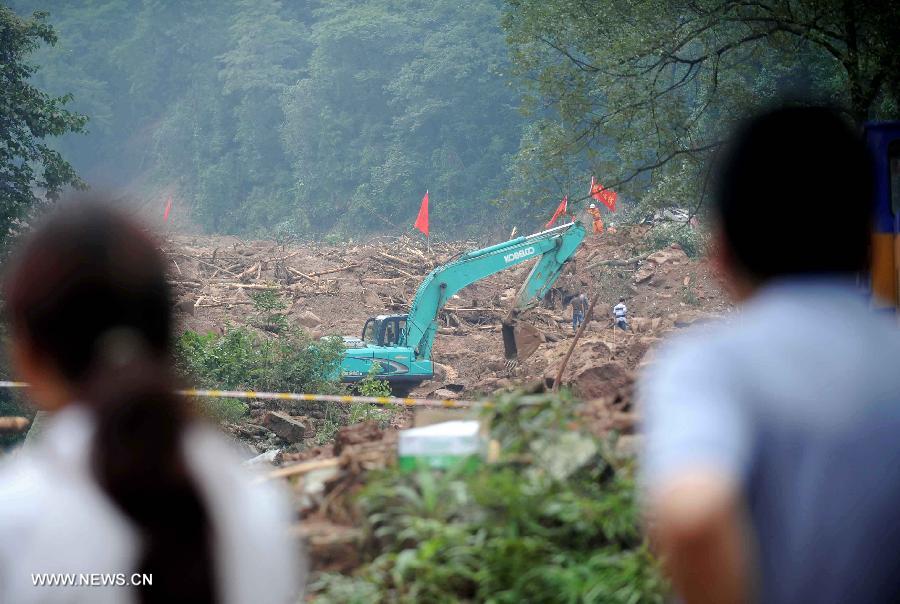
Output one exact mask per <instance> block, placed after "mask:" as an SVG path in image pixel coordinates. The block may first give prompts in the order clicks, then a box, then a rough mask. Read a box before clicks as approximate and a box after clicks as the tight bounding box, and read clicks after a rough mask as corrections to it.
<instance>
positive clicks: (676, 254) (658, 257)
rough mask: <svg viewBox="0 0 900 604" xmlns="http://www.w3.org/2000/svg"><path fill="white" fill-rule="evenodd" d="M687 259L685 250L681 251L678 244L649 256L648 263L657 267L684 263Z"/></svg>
mask: <svg viewBox="0 0 900 604" xmlns="http://www.w3.org/2000/svg"><path fill="white" fill-rule="evenodd" d="M687 259H688V257H687V254H685V253H684V250H683V249H681V246H679V245H678V244H672V245H670V246H669V247H667V248H665V249H662V250H659V251H658V252H653V253H652V254H650V255H649V256H647V262H650V263H652V264H655V265H657V266H658V265H660V264H666V263H669V262H671V263H674V262H684V261H686V260H687Z"/></svg>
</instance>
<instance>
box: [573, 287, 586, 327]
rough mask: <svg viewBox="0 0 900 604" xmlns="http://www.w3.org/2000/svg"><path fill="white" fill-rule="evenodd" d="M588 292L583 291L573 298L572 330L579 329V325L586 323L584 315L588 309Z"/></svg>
mask: <svg viewBox="0 0 900 604" xmlns="http://www.w3.org/2000/svg"><path fill="white" fill-rule="evenodd" d="M588 306H589V304H588V298H587V294H585V293H584V292H581V293H580V294H578V295H577V296H575V297H574V298H572V331H578V327H579V326H581V324H582V323H584V315H585V313H587V310H588Z"/></svg>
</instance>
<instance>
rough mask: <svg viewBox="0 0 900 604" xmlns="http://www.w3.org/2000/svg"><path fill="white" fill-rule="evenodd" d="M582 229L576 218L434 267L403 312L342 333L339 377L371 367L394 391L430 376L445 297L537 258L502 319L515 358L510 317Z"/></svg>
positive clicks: (546, 279) (552, 275)
mask: <svg viewBox="0 0 900 604" xmlns="http://www.w3.org/2000/svg"><path fill="white" fill-rule="evenodd" d="M585 233H586V231H585V229H584V226H582V224H581V223H580V222H571V223H569V224H564V225H561V226H558V227H555V228H552V229H548V230H546V231H542V232H540V233H535V234H534V235H528V236H522V237H517V238H515V239H511V240H509V241H505V242H503V243H498V244H496V245H492V246H490V247H486V248H483V249H479V250H474V251H471V252H467V253H465V254H462V255H461V256H459V257H457V258H455V259H453V260H451V261H450V262H448V263H446V264H443V265H441V266H438V267H437V268H435V269H434V270H432V271H431V272H430V273H429V274H428V275H427V276H426V277H425V279H424V280H423V281H422V283H421V284H420V285H419V289H418V290H417V291H416V296H415V298H413V301H412V304H411V305H410V309H409V313H408V314H405V315H378V316H375V317H372V318H370V319H368V320H367V321H366V323H365V325H364V326H363V329H362V334H361V337H358V338H357V337H350V336H345V337H344V344H345V346H346V350H345V352H344V358H343V361H342V362H341V380H342V381H344V382H350V383H353V382H358V381H359V380H361V379H363V378H365V377H366V376H368V375H369V372H370V371H372V367H373V366H374V367H376V369H375V377H377V378H378V379H383V380H387V381H388V382H389V383H390V384H391V386H392V388H394V389H395V390H399V391H403V390H408V389H409V388H412V387H414V386H416V385H418V384H420V383H421V382H423V381H425V380H429V379H431V378H432V377H433V376H434V369H433V366H432V362H431V348H432V345H433V344H434V337H435V334H436V333H437V329H438V322H437V319H438V313H439V312H440V310H441V309H442V308H443V307H444V305H445V304H446V303H447V301H448V300H450V298H451V297H452V296H453V295H454V294H455V293H456V292H458V291H459V290H461V289H462V288H464V287H466V286H467V285H471V284H472V283H475V282H476V281H480V280H481V279H484V278H486V277H489V276H491V275H494V274H496V273H499V272H501V271H504V270H506V269H508V268H512V267H514V266H517V265H519V264H522V263H523V262H528V261H529V260H534V259H537V262H536V263H535V265H534V268H533V269H532V270H531V272H530V273H529V274H528V278H527V279H526V280H525V283H524V284H523V285H522V287H521V288H520V289H519V292H518V294H517V295H516V299H515V301H514V304H513V307H512V308H511V309H510V313H509V315H507V318H506V319H505V320H504V324H503V343H504V347H505V350H506V358H507V360H508V361H509V362H511V363H514V362H515V361H516V356H517V351H516V347H515V338H514V336H513V327H514V321H515V318H516V317H517V316H518V315H519V314H520V313H521V312H523V311H525V310H527V309H528V308H531V307H533V306H534V305H536V304H537V303H538V302H539V301H540V300H541V299H542V298H543V297H544V296H545V295H546V294H547V292H548V291H549V290H550V288H551V287H552V286H553V284H554V282H555V281H556V279H557V278H558V277H559V275H560V274H561V273H562V270H563V268H564V267H565V265H566V263H567V262H569V260H571V259H572V257H573V256H574V255H575V252H576V250H577V249H578V246H579V245H580V244H581V242H582V241H583V240H584V237H585Z"/></svg>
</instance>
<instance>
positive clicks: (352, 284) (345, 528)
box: [163, 224, 730, 574]
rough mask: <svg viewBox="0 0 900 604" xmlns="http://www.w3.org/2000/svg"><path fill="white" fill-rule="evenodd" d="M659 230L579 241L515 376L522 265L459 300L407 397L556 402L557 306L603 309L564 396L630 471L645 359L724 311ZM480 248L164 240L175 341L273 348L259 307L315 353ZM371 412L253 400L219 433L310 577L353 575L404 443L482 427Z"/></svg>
mask: <svg viewBox="0 0 900 604" xmlns="http://www.w3.org/2000/svg"><path fill="white" fill-rule="evenodd" d="M657 228H661V227H659V226H655V225H653V224H641V225H632V226H623V227H620V228H619V229H617V230H612V231H610V232H606V233H604V234H603V235H602V236H600V237H596V236H592V235H588V237H587V238H586V239H585V241H584V243H583V244H582V245H581V247H580V249H579V250H578V252H577V253H576V255H575V257H574V260H573V261H571V262H570V263H569V265H568V266H567V267H566V269H565V271H564V273H563V274H562V275H561V277H560V278H559V279H558V281H557V282H556V284H555V287H554V289H553V291H551V294H550V295H549V296H548V297H547V299H545V300H544V301H543V302H542V303H541V304H540V305H539V306H538V307H537V308H534V309H532V310H530V311H528V312H527V313H526V314H525V315H523V316H522V317H521V318H520V321H519V322H520V325H523V324H524V325H525V326H526V327H524V328H523V329H522V330H521V331H522V334H523V335H522V336H521V337H522V338H523V341H522V342H520V345H519V348H520V351H522V349H523V348H524V352H525V353H526V354H527V353H530V356H528V358H526V359H524V360H522V361H521V362H520V363H519V365H518V367H516V368H515V370H514V371H513V372H510V371H509V370H508V368H507V364H506V361H505V359H504V354H503V343H502V337H501V320H502V319H503V317H504V316H505V315H506V312H507V310H508V308H509V306H510V303H511V302H512V300H513V298H514V297H515V294H516V291H517V290H518V288H519V287H520V286H521V285H522V283H523V281H524V280H525V278H526V276H527V275H528V271H530V269H531V263H526V264H523V265H520V266H517V267H515V268H512V269H509V270H506V271H504V272H501V273H498V274H496V275H493V276H491V277H489V278H487V279H484V280H482V281H479V282H477V283H475V284H473V285H471V286H469V287H467V288H465V289H464V290H461V291H460V292H459V294H458V295H456V296H454V297H453V298H452V299H451V300H450V302H449V303H448V304H447V305H446V307H445V308H444V309H443V310H442V311H441V312H440V314H439V324H440V328H439V331H438V335H437V337H436V340H435V345H434V350H433V360H434V363H435V376H434V379H433V380H431V381H428V382H425V383H423V384H421V385H419V386H418V387H416V388H415V389H414V390H413V391H412V392H411V396H413V397H431V398H441V399H457V398H458V399H467V400H473V399H484V398H486V397H491V396H496V395H497V393H500V392H508V391H516V390H519V391H525V392H531V393H535V392H543V391H547V390H550V389H551V388H552V386H553V384H554V381H555V376H556V374H557V372H558V369H559V366H560V363H561V362H562V359H563V357H564V356H565V355H566V352H567V351H568V350H569V347H570V346H571V344H572V339H573V330H572V325H571V316H572V308H571V305H564V301H566V300H568V299H569V298H570V297H571V296H572V295H574V294H577V293H580V292H585V293H586V294H587V295H588V297H589V298H591V297H593V296H594V295H595V294H597V295H598V301H597V305H596V308H595V311H594V317H593V320H592V321H590V322H589V324H588V326H587V327H586V329H585V330H584V333H583V334H582V337H581V339H580V340H579V341H578V343H577V346H576V347H575V348H574V351H573V353H572V355H571V358H570V359H569V361H568V364H567V366H566V368H565V372H564V374H563V378H562V381H561V385H562V387H563V389H564V390H565V389H568V390H569V391H570V392H571V393H572V396H573V398H572V400H573V401H577V402H572V405H574V406H575V409H574V411H575V414H576V415H577V417H578V421H579V423H580V426H581V428H582V429H584V430H586V431H587V432H589V433H591V434H593V435H595V436H597V437H600V438H604V439H610V442H612V443H613V446H614V449H615V451H614V453H615V455H617V456H621V457H624V458H628V457H629V456H632V455H633V454H634V451H635V450H636V448H637V447H638V446H639V445H640V436H639V435H636V434H635V425H636V423H637V420H638V416H637V412H636V410H635V409H634V407H633V405H632V390H633V384H634V375H635V372H636V370H638V369H639V368H640V367H641V366H642V365H643V364H645V363H648V362H651V360H652V358H651V357H652V351H653V349H654V347H656V346H657V345H658V343H659V342H660V341H661V340H662V339H663V338H664V337H666V336H667V335H669V334H670V333H673V332H677V331H678V330H679V329H680V328H682V327H685V326H687V325H690V324H692V323H695V322H697V321H702V320H706V319H708V318H710V317H714V316H720V315H723V314H725V313H728V312H730V305H729V303H728V302H727V300H726V298H725V296H724V295H723V294H722V292H721V291H720V289H719V287H718V283H717V280H716V279H715V276H714V275H713V274H712V271H711V267H710V264H709V262H708V261H707V260H706V259H704V258H702V257H689V256H688V255H687V254H686V253H685V251H684V250H683V249H682V247H681V246H679V245H678V244H677V243H671V244H666V242H663V245H662V246H661V245H660V244H659V242H658V240H659V237H656V238H654V237H653V235H654V229H657ZM666 228H668V229H669V230H670V231H672V230H673V228H672V225H671V224H669V225H666ZM683 228H689V227H686V226H685V227H683ZM676 230H677V229H676ZM654 240H656V241H657V243H656V244H655V245H654V243H652V242H653V241H654ZM478 247H481V246H479V245H478V244H476V243H474V242H465V241H460V242H444V243H433V244H432V245H431V246H430V247H429V246H426V245H425V244H424V242H422V241H421V240H418V239H414V238H410V237H399V238H397V237H380V238H375V239H372V240H370V241H366V242H358V243H345V244H324V243H285V242H275V241H243V240H241V239H238V238H236V237H230V236H195V235H185V234H171V235H169V236H168V237H167V239H166V240H165V242H164V245H163V249H164V251H165V253H166V255H167V257H168V259H169V260H170V264H171V280H172V283H173V286H174V288H175V292H176V294H177V306H176V313H177V317H178V321H179V329H180V330H181V331H185V330H191V331H194V332H198V333H201V334H202V333H216V334H224V333H225V332H226V331H227V330H229V329H234V328H244V329H247V330H251V331H252V332H254V333H256V334H257V335H258V336H259V337H262V338H269V339H275V338H278V337H279V335H278V334H277V332H278V331H279V330H278V328H277V327H278V326H274V327H273V326H270V325H266V323H265V321H262V322H261V321H260V316H261V315H260V309H259V296H258V294H259V292H269V294H267V295H269V296H270V297H274V299H276V300H277V301H278V302H279V305H280V308H281V309H282V310H281V313H282V314H281V315H280V317H281V318H279V321H281V322H282V325H281V326H282V327H283V326H284V324H286V325H288V326H291V327H299V328H302V329H303V330H305V331H307V332H308V333H309V335H310V336H311V337H312V338H314V339H315V338H319V337H321V336H324V335H328V334H340V335H353V336H359V335H360V331H361V329H362V326H363V324H364V322H365V320H366V319H367V318H368V317H371V316H375V315H378V314H388V313H404V312H406V310H407V309H408V304H409V302H410V301H411V300H412V298H413V296H414V295H415V291H416V288H417V287H418V285H419V283H420V282H421V280H422V278H423V277H424V276H425V275H426V274H427V273H428V271H430V270H431V269H432V268H434V267H435V266H438V265H440V264H442V263H444V262H447V261H448V260H449V259H450V258H451V257H453V256H454V255H456V254H458V253H460V252H464V251H468V250H472V249H476V248H478ZM699 247H702V245H701V246H699ZM654 248H656V249H654ZM691 251H693V250H691ZM620 297H624V298H625V299H626V302H627V305H628V308H629V321H630V324H631V328H632V331H631V332H629V333H626V332H623V331H621V330H614V329H613V328H612V327H613V324H612V320H611V318H610V310H611V308H612V306H613V305H614V304H615V303H616V302H617V301H618V300H619V298H620ZM528 326H530V327H528ZM248 386H249V385H248ZM364 407H365V408H364V409H363V410H362V411H360V408H359V407H357V408H356V409H355V410H354V411H353V412H351V411H350V410H349V409H348V406H346V405H339V404H333V403H318V402H292V401H274V400H254V401H250V402H249V404H248V406H247V408H246V412H245V413H243V416H242V417H228V418H226V419H223V420H222V424H223V427H224V429H225V430H226V432H228V433H230V434H232V435H234V437H235V438H236V439H237V440H238V441H239V442H240V443H241V445H240V446H242V447H243V448H244V449H245V452H246V456H247V458H248V459H251V458H255V460H254V465H255V466H257V467H258V469H260V471H262V472H264V473H266V474H267V476H268V478H269V479H278V480H285V481H287V482H288V484H289V485H290V488H291V490H292V492H293V494H294V498H295V503H296V507H297V510H298V516H297V518H298V521H300V520H302V522H298V524H297V528H296V531H297V532H298V534H300V535H302V536H303V537H304V538H305V539H306V541H307V543H308V547H309V549H310V551H311V559H312V561H313V563H314V565H315V570H316V571H337V572H342V573H345V574H351V573H353V571H354V569H356V568H357V567H358V566H359V565H360V564H362V562H363V559H364V558H365V556H366V553H365V547H364V545H365V543H364V541H365V539H366V537H365V535H364V531H363V530H362V528H361V525H362V524H363V521H362V520H361V512H360V511H359V508H358V506H357V504H356V502H355V497H354V495H355V494H356V493H358V492H359V491H360V489H361V488H362V486H363V485H364V484H365V483H366V481H367V476H368V475H370V474H371V473H372V472H373V471H374V472H377V471H379V470H382V469H384V468H387V467H390V466H392V465H394V464H395V460H396V457H397V455H396V446H397V440H398V430H399V429H403V428H408V427H412V426H417V425H424V424H428V423H433V422H435V421H442V420H445V419H455V418H469V417H473V415H474V416H477V412H474V411H471V410H469V411H467V410H463V409H437V410H435V409H427V410H425V409H419V410H415V409H413V408H406V407H404V408H395V409H389V410H383V409H370V408H369V407H368V406H364ZM610 437H612V438H610Z"/></svg>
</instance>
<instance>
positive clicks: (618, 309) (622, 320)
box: [613, 298, 628, 331]
mask: <svg viewBox="0 0 900 604" xmlns="http://www.w3.org/2000/svg"><path fill="white" fill-rule="evenodd" d="M613 317H614V318H615V322H616V327H618V328H619V329H621V330H622V331H628V307H627V306H625V298H619V303H618V304H616V305H615V306H613Z"/></svg>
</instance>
